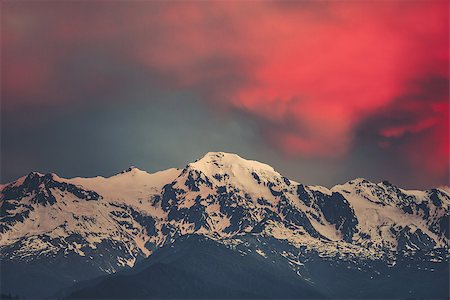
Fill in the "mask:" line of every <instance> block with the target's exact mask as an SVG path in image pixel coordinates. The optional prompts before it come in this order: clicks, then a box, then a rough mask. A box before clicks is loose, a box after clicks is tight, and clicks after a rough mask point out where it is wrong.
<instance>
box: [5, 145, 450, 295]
mask: <svg viewBox="0 0 450 300" xmlns="http://www.w3.org/2000/svg"><path fill="white" fill-rule="evenodd" d="M0 201H1V202H0V258H1V263H2V265H1V267H2V270H1V275H2V276H1V284H2V286H1V292H2V293H3V294H8V293H11V294H13V295H20V296H25V297H33V298H35V297H52V296H55V295H58V296H59V297H69V298H180V297H181V298H326V297H332V298H336V297H339V298H343V297H344V298H348V297H351V298H374V297H376V298H392V297H396V298H397V297H425V298H429V297H433V298H436V297H438V298H443V297H444V298H445V297H448V296H449V292H448V288H449V286H448V281H449V278H448V271H449V268H448V262H449V246H448V242H449V206H450V197H449V193H448V191H447V190H446V189H431V190H428V191H413V190H404V189H401V188H398V187H396V186H394V185H393V184H391V183H389V182H382V183H372V182H370V181H368V180H365V179H355V180H353V181H349V182H347V183H345V184H342V185H337V186H335V187H333V188H331V189H327V188H324V187H320V186H305V185H302V184H300V183H297V182H294V181H292V180H289V179H287V178H286V177H283V176H282V175H280V174H279V173H277V172H276V171H275V170H273V168H271V167H270V166H267V165H265V164H261V163H258V162H255V161H248V160H244V159H242V158H240V157H239V156H237V155H234V154H226V153H208V154H207V155H206V156H205V157H204V158H202V159H200V160H199V161H196V162H194V163H191V164H189V165H187V166H186V167H185V168H184V169H169V170H166V171H162V172H158V173H155V174H148V173H147V172H144V171H141V170H138V169H136V168H130V169H128V170H126V171H123V172H121V173H119V174H117V175H115V176H112V177H110V178H103V177H95V178H72V179H64V178H60V177H58V176H57V175H55V174H39V173H31V174H29V175H28V176H25V177H22V178H20V179H18V180H17V181H15V182H12V183H10V184H7V185H3V186H1V200H0Z"/></svg>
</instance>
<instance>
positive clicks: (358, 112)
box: [0, 0, 449, 188]
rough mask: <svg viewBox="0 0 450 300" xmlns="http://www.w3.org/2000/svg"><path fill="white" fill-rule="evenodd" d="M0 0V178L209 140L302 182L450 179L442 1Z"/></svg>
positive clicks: (180, 149) (81, 170) (212, 147)
mask: <svg viewBox="0 0 450 300" xmlns="http://www.w3.org/2000/svg"><path fill="white" fill-rule="evenodd" d="M0 3H1V4H0V5H1V55H0V58H1V65H0V67H1V182H2V183H5V182H9V181H12V180H14V179H16V178H18V177H20V176H23V175H25V174H27V173H29V172H30V171H40V172H54V173H57V174H58V175H60V176H62V177H75V176H84V177H86V176H96V175H102V176H111V175H113V174H115V173H117V172H119V171H120V170H123V169H126V168H128V167H129V166H130V165H134V166H137V167H138V168H140V169H143V170H147V171H149V172H155V171H158V170H162V169H167V168H170V167H179V168H182V167H184V166H185V165H186V164H187V163H189V162H192V161H194V160H195V159H198V158H201V157H202V156H203V155H204V154H205V153H207V152H209V151H226V152H233V153H237V154H239V155H240V156H242V157H244V158H249V159H255V160H258V161H261V162H265V163H267V164H270V165H272V166H273V167H274V168H275V169H276V170H278V171H279V172H280V173H282V174H283V175H285V176H287V177H289V178H291V179H294V180H296V181H299V182H302V183H305V184H320V185H325V186H329V187H331V186H333V185H335V184H339V183H343V182H346V181H348V180H351V179H353V178H356V177H364V178H367V179H369V180H372V181H375V182H379V181H381V180H389V181H391V182H392V183H394V184H396V185H399V186H402V187H405V188H431V187H436V186H441V185H448V184H449V3H448V1H433V0H431V1H415V0H411V1H403V0H402V1H394V0H393V1H389V0H386V1H279V2H276V1H133V2H125V1H61V2H58V1H11V0H6V1H2V2H0Z"/></svg>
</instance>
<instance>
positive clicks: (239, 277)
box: [68, 235, 324, 299]
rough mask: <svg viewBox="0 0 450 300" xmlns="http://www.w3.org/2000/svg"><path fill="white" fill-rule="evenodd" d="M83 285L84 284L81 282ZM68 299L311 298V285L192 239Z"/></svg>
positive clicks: (316, 294)
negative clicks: (185, 297)
mask: <svg viewBox="0 0 450 300" xmlns="http://www.w3.org/2000/svg"><path fill="white" fill-rule="evenodd" d="M85 285H86V283H85ZM75 290H76V291H74V292H72V293H71V294H70V295H69V297H68V298H85V299H88V298H107V299H111V298H183V296H186V295H189V297H191V298H228V299H229V298H273V297H282V298H294V297H295V298H298V297H304V298H315V297H323V296H324V295H323V294H321V293H320V292H319V291H317V290H315V288H314V287H313V286H312V284H310V283H308V282H302V281H301V280H298V276H297V275H296V273H295V272H294V271H293V270H292V269H290V268H288V267H287V266H284V265H275V264H273V263H272V262H270V261H267V260H265V259H264V258H263V257H261V256H260V255H258V254H256V255H253V256H252V255H247V256H242V255H241V254H239V253H238V252H236V251H233V250H231V249H229V248H227V247H225V246H224V245H222V244H220V243H217V242H215V241H212V240H210V239H207V238H202V237H200V236H197V235H192V236H189V237H188V238H181V239H179V240H177V241H176V242H175V243H174V244H173V245H170V246H165V247H163V248H161V249H159V250H158V251H157V252H156V253H155V254H154V255H152V256H150V257H149V259H147V260H146V261H145V262H143V264H142V265H141V266H140V267H139V268H137V269H136V270H133V271H132V272H123V273H119V274H117V275H116V274H115V275H110V276H108V277H107V278H105V279H103V280H100V281H98V280H97V282H95V283H94V284H93V285H91V286H84V287H82V288H80V289H77V288H75Z"/></svg>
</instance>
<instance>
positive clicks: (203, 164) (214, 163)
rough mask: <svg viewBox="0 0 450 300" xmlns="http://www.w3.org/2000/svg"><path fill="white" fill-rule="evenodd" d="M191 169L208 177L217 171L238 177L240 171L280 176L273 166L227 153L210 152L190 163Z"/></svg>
mask: <svg viewBox="0 0 450 300" xmlns="http://www.w3.org/2000/svg"><path fill="white" fill-rule="evenodd" d="M187 167H188V168H190V169H195V170H198V171H201V172H203V173H205V174H207V175H214V173H217V170H221V171H225V172H227V171H230V172H231V174H233V175H237V174H238V173H239V172H240V171H241V172H242V171H243V170H246V171H250V172H253V171H256V172H258V171H260V172H263V173H271V174H273V175H276V176H280V174H279V173H278V172H276V171H275V170H274V169H273V168H272V167H271V166H269V165H266V164H264V163H260V162H258V161H254V160H247V159H244V158H242V157H240V156H239V155H237V154H233V153H226V152H208V153H206V154H205V156H203V157H202V158H201V159H199V160H196V161H195V162H194V163H190V164H189V165H188V166H187Z"/></svg>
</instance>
